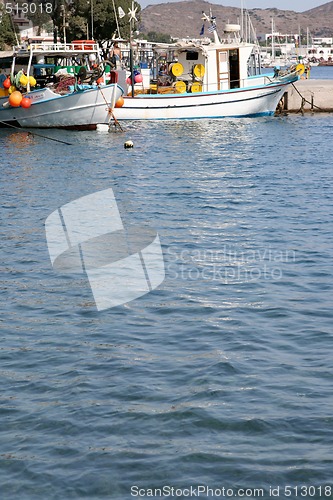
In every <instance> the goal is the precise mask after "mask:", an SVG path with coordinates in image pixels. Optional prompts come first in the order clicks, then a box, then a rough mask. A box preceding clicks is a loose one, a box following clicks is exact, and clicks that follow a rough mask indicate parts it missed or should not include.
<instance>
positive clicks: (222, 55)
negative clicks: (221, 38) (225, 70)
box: [219, 51, 228, 64]
mask: <svg viewBox="0 0 333 500" xmlns="http://www.w3.org/2000/svg"><path fill="white" fill-rule="evenodd" d="M219 56H220V64H221V63H225V62H227V60H228V52H227V51H224V52H220V54H219Z"/></svg>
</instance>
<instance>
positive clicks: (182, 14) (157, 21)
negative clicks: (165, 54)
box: [140, 0, 333, 38]
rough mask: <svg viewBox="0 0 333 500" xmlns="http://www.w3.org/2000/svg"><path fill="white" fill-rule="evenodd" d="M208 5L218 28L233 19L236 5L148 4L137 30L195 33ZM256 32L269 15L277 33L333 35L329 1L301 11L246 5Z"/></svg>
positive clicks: (197, 1) (265, 29)
mask: <svg viewBox="0 0 333 500" xmlns="http://www.w3.org/2000/svg"><path fill="white" fill-rule="evenodd" d="M210 8H211V9H212V12H213V15H214V16H216V18H217V19H216V21H217V26H218V27H220V31H221V29H222V27H223V24H225V23H226V22H228V21H229V22H231V23H234V22H237V21H238V20H239V17H240V9H239V8H237V7H227V6H223V5H217V4H211V3H209V2H206V1H204V0H188V1H183V2H170V3H169V2H168V3H162V4H157V5H148V6H147V7H146V8H145V9H143V10H142V11H141V26H140V31H141V33H148V32H149V31H155V32H157V33H167V34H170V35H171V36H173V37H187V36H188V37H197V38H198V37H199V33H200V28H201V26H202V20H201V16H202V11H204V12H205V13H206V14H209V9H210ZM248 12H249V13H250V17H251V20H252V24H253V26H254V28H255V30H256V33H257V34H258V35H259V34H264V33H270V32H271V19H272V18H273V19H274V24H275V30H276V31H279V32H280V33H299V30H300V29H301V32H302V33H306V31H307V28H308V29H309V32H310V33H311V35H312V36H333V15H332V14H333V2H328V3H326V4H324V5H321V6H319V7H316V8H315V9H311V10H308V11H305V12H294V11H293V10H279V9H275V8H274V9H250V10H249V11H248Z"/></svg>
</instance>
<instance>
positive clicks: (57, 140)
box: [0, 120, 73, 146]
mask: <svg viewBox="0 0 333 500" xmlns="http://www.w3.org/2000/svg"><path fill="white" fill-rule="evenodd" d="M0 123H2V125H5V126H6V127H11V128H15V129H16V130H19V131H20V132H24V131H26V132H29V134H32V135H36V136H38V137H42V138H43V139H48V140H49V141H55V142H60V143H61V144H67V146H73V144H72V143H71V142H66V141H61V140H60V139H54V138H53V137H48V136H47V135H42V134H38V133H37V132H32V131H31V130H27V129H26V128H24V129H23V128H22V127H16V125H12V124H11V123H6V122H3V121H1V120H0Z"/></svg>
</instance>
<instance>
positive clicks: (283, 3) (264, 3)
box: [138, 0, 329, 12]
mask: <svg viewBox="0 0 333 500" xmlns="http://www.w3.org/2000/svg"><path fill="white" fill-rule="evenodd" d="M138 1H139V3H140V5H141V7H142V8H144V7H147V5H153V4H157V3H167V1H171V0H138ZM173 1H181V0H173ZM209 1H210V3H217V4H219V5H226V6H230V7H240V5H241V0H223V1H219V0H209ZM325 3H329V2H327V1H325V0H294V1H290V0H244V7H247V8H248V9H254V8H255V7H257V8H258V9H267V8H269V7H276V8H277V9H281V10H295V11H296V12H303V11H305V10H309V9H313V8H314V7H318V5H323V4H325Z"/></svg>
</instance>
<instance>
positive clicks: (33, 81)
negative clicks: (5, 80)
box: [29, 76, 37, 87]
mask: <svg viewBox="0 0 333 500" xmlns="http://www.w3.org/2000/svg"><path fill="white" fill-rule="evenodd" d="M29 83H30V85H31V87H35V85H36V83H37V82H36V79H35V78H34V77H33V76H29Z"/></svg>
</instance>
